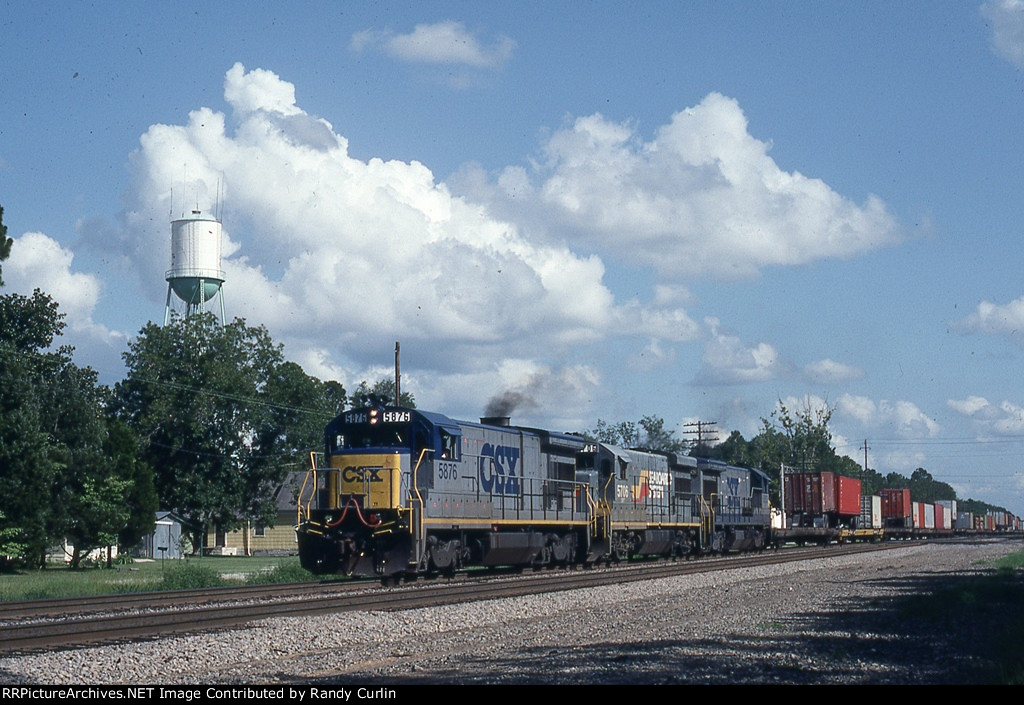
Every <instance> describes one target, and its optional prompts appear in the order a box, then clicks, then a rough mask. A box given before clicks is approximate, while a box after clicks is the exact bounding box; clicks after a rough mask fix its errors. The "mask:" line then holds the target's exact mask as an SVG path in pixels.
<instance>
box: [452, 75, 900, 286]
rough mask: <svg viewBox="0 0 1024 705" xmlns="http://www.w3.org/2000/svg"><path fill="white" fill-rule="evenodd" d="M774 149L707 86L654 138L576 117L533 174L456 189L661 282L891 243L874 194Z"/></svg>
mask: <svg viewBox="0 0 1024 705" xmlns="http://www.w3.org/2000/svg"><path fill="white" fill-rule="evenodd" d="M769 148H770V145H769V144H768V143H766V142H763V141H761V140H758V139H756V138H755V137H753V136H752V135H751V134H750V133H749V131H748V129H747V119H746V116H745V115H744V114H743V111H742V109H741V108H740V106H739V103H738V102H737V101H736V100H734V99H732V98H728V97H726V96H723V95H720V94H718V93H712V94H710V95H708V96H707V97H706V98H704V100H703V101H701V102H700V104H698V105H696V106H694V107H692V108H687V109H686V110H683V111H681V112H678V113H676V114H675V115H673V116H672V118H671V120H670V121H669V123H668V124H666V125H664V126H662V127H661V128H659V129H658V130H657V131H656V134H655V136H654V138H653V139H651V140H650V141H645V140H643V139H642V138H641V137H640V136H639V135H638V134H637V132H636V129H635V126H634V125H632V124H629V123H616V122H611V121H609V120H607V119H605V118H604V117H603V116H601V115H597V114H595V115H590V116H586V117H580V118H577V119H576V120H574V121H573V122H572V124H571V125H568V126H567V127H565V128H563V129H560V130H558V131H556V132H555V133H554V134H553V135H551V137H550V139H549V140H548V141H547V142H546V144H544V146H543V150H542V155H541V157H540V158H539V159H538V160H537V162H536V163H534V164H533V165H532V168H531V169H530V170H527V169H525V168H523V167H509V168H508V169H506V170H505V171H504V172H503V173H502V174H500V175H499V176H498V178H497V179H496V181H495V182H494V183H491V182H490V181H488V180H486V179H485V178H483V177H482V176H481V174H479V173H478V172H475V171H473V170H471V169H468V170H466V171H465V172H464V173H462V174H460V179H459V182H458V184H459V186H460V188H462V189H465V191H466V192H467V193H473V194H475V195H476V197H477V198H481V199H487V200H488V201H489V202H490V203H491V205H492V207H493V208H495V209H496V212H498V213H503V214H515V217H516V218H517V220H519V221H520V222H533V223H534V224H535V226H536V227H538V228H544V229H547V230H557V229H559V228H561V231H562V232H565V233H571V235H572V238H573V240H574V241H576V242H581V243H586V244H587V245H589V246H591V247H593V248H595V249H596V250H598V251H601V252H606V253H609V255H612V256H615V257H621V258H624V259H626V260H628V261H632V262H635V263H640V264H644V265H649V266H650V267H652V268H653V269H654V270H655V271H656V272H658V273H659V274H660V275H661V276H662V277H663V278H664V279H666V280H672V279H676V280H679V279H685V278H687V277H693V276H695V275H713V276H718V277H735V276H747V275H751V274H753V273H756V272H757V271H758V270H759V269H761V268H763V267H766V266H771V265H795V264H803V263H807V262H811V261H814V260H817V259H822V258H827V257H849V256H853V255H856V254H859V253H863V252H867V251H870V250H873V249H876V248H879V247H883V246H885V245H888V244H891V243H893V242H895V241H897V240H898V238H899V232H898V226H897V223H896V222H895V220H894V218H893V217H892V216H891V215H890V213H889V212H888V210H887V208H886V206H885V204H884V203H883V202H882V201H881V200H880V199H879V198H877V197H875V196H869V197H868V198H867V199H866V201H865V202H864V203H863V204H860V205H858V204H856V203H854V202H853V201H851V200H850V199H848V198H845V197H843V196H841V195H840V194H838V193H836V192H835V191H834V190H832V189H831V188H830V187H829V186H828V184H826V183H825V182H824V181H822V180H820V179H816V178H811V177H808V176H804V175H803V174H801V173H799V172H787V171H783V170H782V169H780V168H779V166H778V165H777V164H776V163H775V161H774V160H773V159H772V158H771V157H770V156H769V155H768V151H769ZM528 212H532V215H530V214H528ZM540 223H543V225H540Z"/></svg>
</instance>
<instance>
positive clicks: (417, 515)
mask: <svg viewBox="0 0 1024 705" xmlns="http://www.w3.org/2000/svg"><path fill="white" fill-rule="evenodd" d="M433 452H434V449H433V448H422V449H420V457H419V458H417V459H416V465H415V466H414V467H413V469H412V483H411V484H412V487H410V488H409V513H410V514H411V515H412V516H411V517H410V519H411V526H410V527H409V530H410V532H411V533H413V534H414V535H415V536H416V545H417V551H416V552H417V555H416V556H415V558H416V560H417V561H419V559H420V556H419V555H418V554H419V552H420V551H422V550H423V543H424V541H425V540H426V535H425V533H424V531H425V530H424V528H423V495H421V494H420V483H419V471H420V465H422V464H423V457H424V456H425V455H426V454H427V453H433Z"/></svg>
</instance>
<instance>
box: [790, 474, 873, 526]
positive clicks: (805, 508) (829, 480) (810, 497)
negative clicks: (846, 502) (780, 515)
mask: <svg viewBox="0 0 1024 705" xmlns="http://www.w3.org/2000/svg"><path fill="white" fill-rule="evenodd" d="M835 502H836V493H835V476H834V475H833V474H832V473H830V472H800V473H793V474H790V475H786V513H787V514H796V513H801V514H812V515H814V516H821V515H822V514H825V513H828V512H835V511H836V506H835ZM857 512H858V513H859V512H860V508H858V509H857Z"/></svg>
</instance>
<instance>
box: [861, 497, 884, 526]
mask: <svg viewBox="0 0 1024 705" xmlns="http://www.w3.org/2000/svg"><path fill="white" fill-rule="evenodd" d="M857 526H858V527H859V528H861V529H881V528H882V498H881V497H879V496H878V495H876V494H872V495H861V498H860V523H859V524H858V525H857Z"/></svg>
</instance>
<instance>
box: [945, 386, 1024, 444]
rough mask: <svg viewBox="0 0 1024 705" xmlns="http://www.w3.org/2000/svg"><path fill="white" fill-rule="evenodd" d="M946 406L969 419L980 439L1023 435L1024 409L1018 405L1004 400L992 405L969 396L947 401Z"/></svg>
mask: <svg viewBox="0 0 1024 705" xmlns="http://www.w3.org/2000/svg"><path fill="white" fill-rule="evenodd" d="M946 405H947V406H949V408H951V409H953V410H954V411H956V412H957V413H959V414H962V415H964V416H967V417H968V418H970V419H971V422H972V424H973V425H974V429H975V432H976V433H977V434H978V436H979V438H981V439H987V438H992V437H997V436H1020V435H1024V407H1022V406H1021V405H1019V404H1015V403H1013V402H1010V401H1005V400H1004V401H1002V402H999V403H998V404H994V403H992V402H990V401H989V400H988V399H986V398H985V397H979V396H970V397H967V398H966V399H949V400H948V401H947V402H946Z"/></svg>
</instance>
